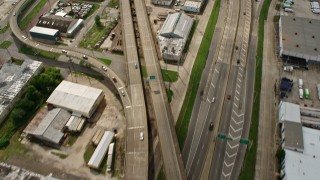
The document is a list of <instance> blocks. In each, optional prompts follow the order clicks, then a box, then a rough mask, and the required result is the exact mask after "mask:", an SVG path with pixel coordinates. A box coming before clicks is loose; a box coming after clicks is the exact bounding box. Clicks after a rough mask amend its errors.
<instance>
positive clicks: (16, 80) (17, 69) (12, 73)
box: [0, 59, 42, 124]
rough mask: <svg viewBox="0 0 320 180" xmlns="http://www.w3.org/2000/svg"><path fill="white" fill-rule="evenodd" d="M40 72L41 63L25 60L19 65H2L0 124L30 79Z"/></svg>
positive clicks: (0, 75)
mask: <svg viewBox="0 0 320 180" xmlns="http://www.w3.org/2000/svg"><path fill="white" fill-rule="evenodd" d="M41 70H42V62H39V61H33V60H31V59H25V60H24V61H23V63H22V64H21V65H16V64H13V63H6V64H3V65H2V67H1V68H0V124H1V123H2V122H3V121H4V119H5V118H6V116H7V115H8V114H9V112H10V111H11V110H12V108H13V105H14V103H15V102H16V101H17V100H18V99H19V98H20V96H21V92H22V90H23V88H24V87H25V86H26V84H28V82H29V80H30V79H31V77H33V76H35V75H38V74H39V73H40V72H41Z"/></svg>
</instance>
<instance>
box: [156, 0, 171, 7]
mask: <svg viewBox="0 0 320 180" xmlns="http://www.w3.org/2000/svg"><path fill="white" fill-rule="evenodd" d="M172 2H173V0H152V3H153V4H155V5H161V6H171V4H172Z"/></svg>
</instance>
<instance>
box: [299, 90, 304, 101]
mask: <svg viewBox="0 0 320 180" xmlns="http://www.w3.org/2000/svg"><path fill="white" fill-rule="evenodd" d="M299 98H300V99H303V89H299Z"/></svg>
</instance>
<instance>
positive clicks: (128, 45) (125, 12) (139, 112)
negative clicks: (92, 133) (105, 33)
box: [120, 1, 148, 180]
mask: <svg viewBox="0 0 320 180" xmlns="http://www.w3.org/2000/svg"><path fill="white" fill-rule="evenodd" d="M120 3H121V4H120V8H121V19H122V35H123V42H124V47H125V48H124V49H125V57H126V59H127V70H128V79H129V87H128V90H129V92H130V95H131V102H132V108H131V111H132V121H129V122H128V123H127V137H128V138H127V151H126V169H125V179H137V180H144V179H148V125H147V114H146V106H145V99H144V94H143V85H142V79H141V75H140V66H139V57H138V52H137V45H136V41H135V40H136V39H135V33H134V29H133V21H132V15H131V7H130V2H129V1H120ZM140 132H143V133H144V140H143V141H140V140H139V135H140Z"/></svg>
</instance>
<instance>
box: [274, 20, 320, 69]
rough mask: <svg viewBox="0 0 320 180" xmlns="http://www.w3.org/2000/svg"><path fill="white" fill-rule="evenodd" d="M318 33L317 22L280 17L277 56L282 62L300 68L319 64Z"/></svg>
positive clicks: (319, 45)
mask: <svg viewBox="0 0 320 180" xmlns="http://www.w3.org/2000/svg"><path fill="white" fill-rule="evenodd" d="M319 32H320V21H319V20H315V19H309V18H303V17H293V16H280V20H279V55H280V57H281V58H282V60H283V61H284V62H285V63H288V64H294V65H298V66H302V67H307V65H308V64H309V63H320V55H319V50H320V41H319Z"/></svg>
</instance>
